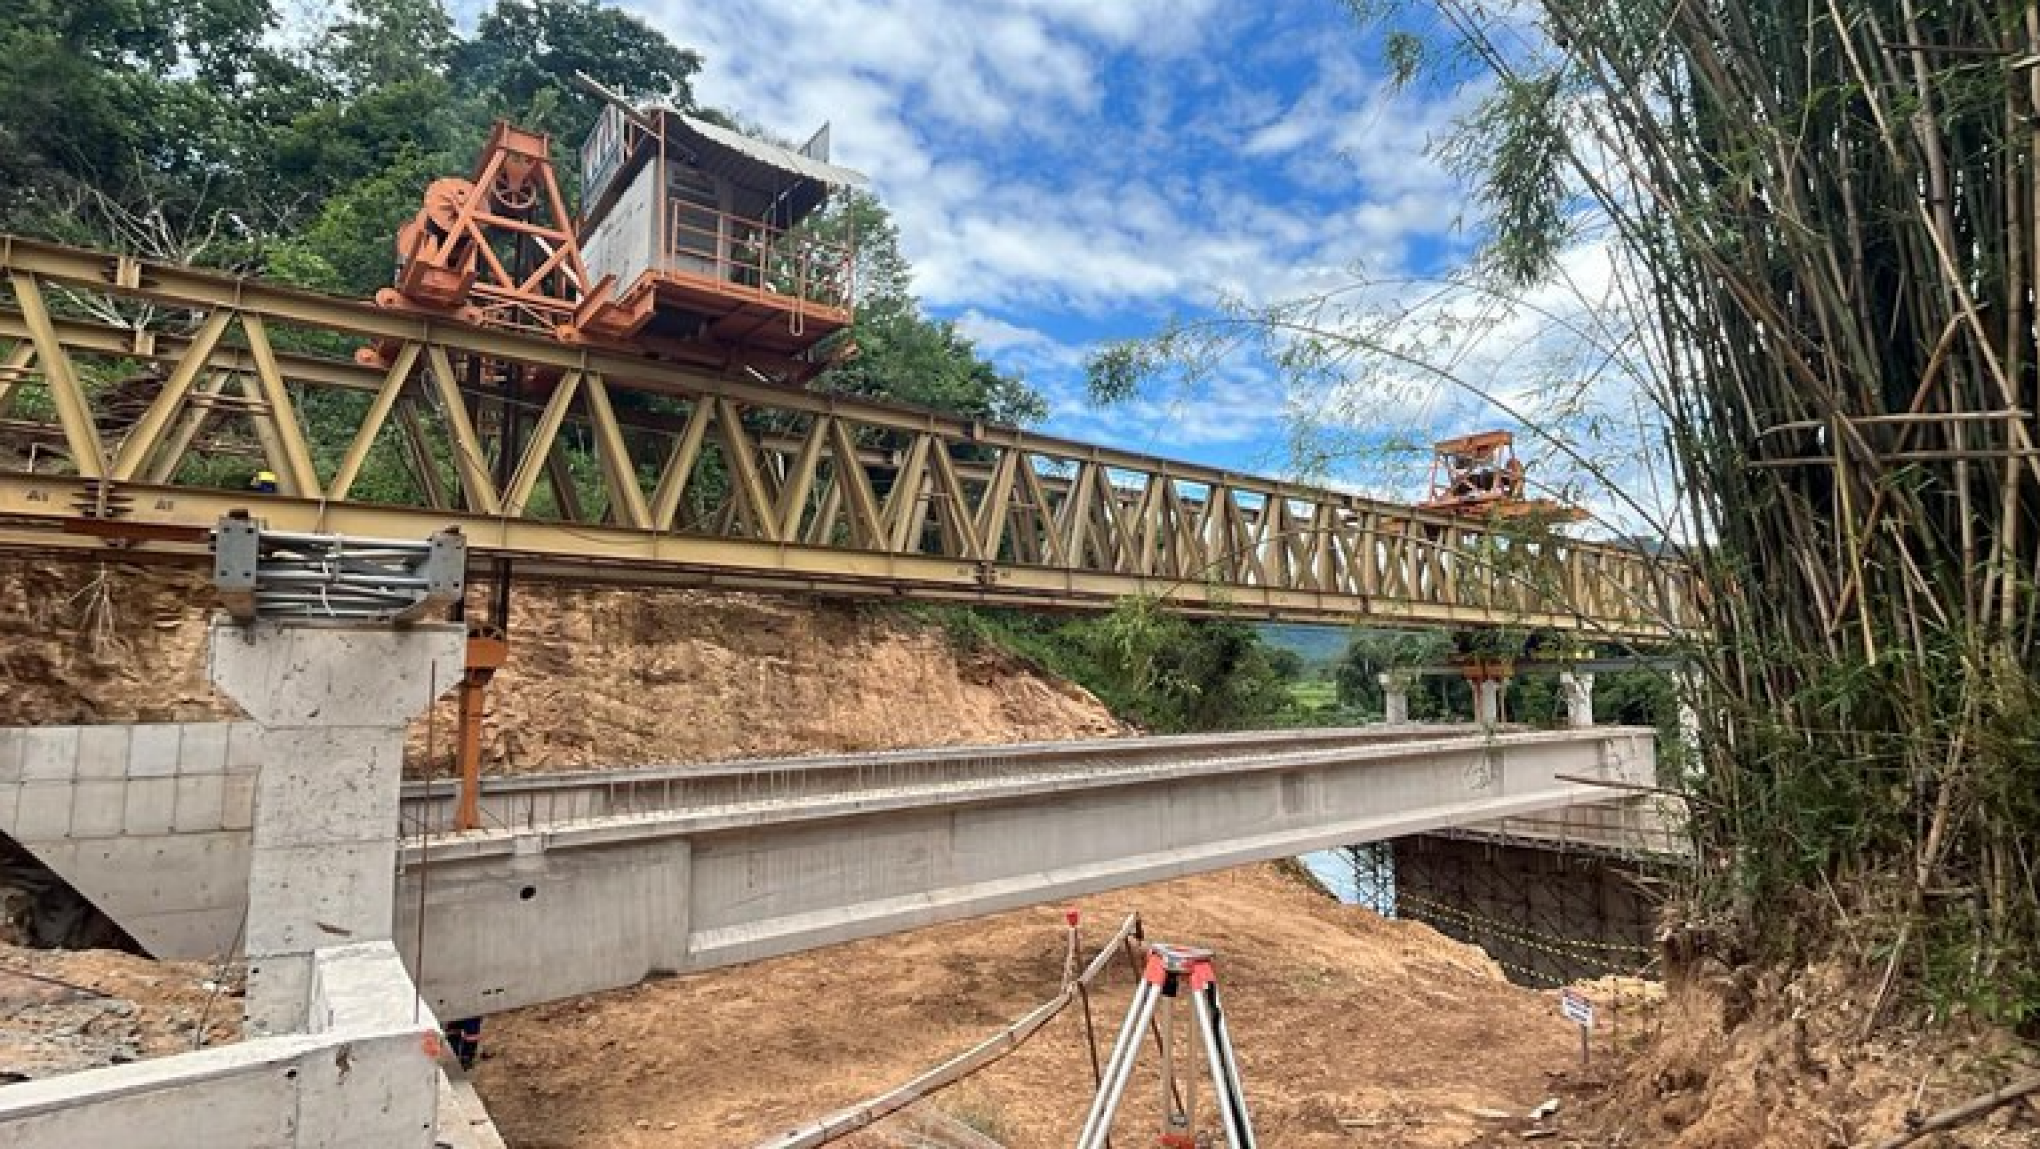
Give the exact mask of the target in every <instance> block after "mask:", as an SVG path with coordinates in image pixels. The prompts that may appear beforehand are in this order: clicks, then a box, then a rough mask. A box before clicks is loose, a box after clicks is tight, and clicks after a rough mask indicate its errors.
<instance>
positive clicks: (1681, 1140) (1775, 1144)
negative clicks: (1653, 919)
mask: <svg viewBox="0 0 2040 1149" xmlns="http://www.w3.org/2000/svg"><path fill="white" fill-rule="evenodd" d="M1873 966H1874V963H1863V964H1862V965H1855V964H1852V963H1843V962H1840V961H1828V962H1823V963H1821V964H1819V965H1816V966H1813V967H1812V968H1809V969H1805V970H1800V971H1797V972H1796V973H1795V972H1793V971H1787V970H1782V969H1773V970H1771V971H1769V972H1768V973H1762V974H1759V973H1756V972H1755V971H1754V969H1753V968H1750V967H1744V968H1739V969H1731V968H1729V967H1728V966H1726V965H1724V964H1723V963H1722V962H1720V961H1718V960H1716V959H1715V958H1713V957H1711V956H1707V955H1705V954H1701V955H1698V956H1696V957H1692V958H1687V959H1682V960H1679V961H1677V963H1676V964H1675V968H1674V970H1673V972H1672V975H1671V979H1670V982H1671V985H1670V991H1669V993H1668V994H1667V995H1666V1005H1665V1011H1664V1015H1663V1019H1662V1022H1661V1024H1660V1026H1659V1027H1658V1036H1657V1039H1656V1040H1654V1041H1652V1042H1649V1043H1647V1044H1645V1045H1643V1046H1642V1047H1641V1048H1640V1049H1639V1051H1638V1053H1637V1056H1636V1057H1635V1058H1634V1059H1633V1060H1632V1061H1630V1062H1629V1063H1628V1064H1627V1065H1625V1066H1624V1068H1623V1072H1621V1073H1620V1074H1619V1075H1617V1076H1616V1077H1615V1078H1614V1079H1613V1081H1612V1082H1611V1083H1610V1084H1609V1086H1608V1087H1607V1088H1606V1090H1605V1091H1596V1092H1595V1093H1593V1094H1589V1095H1587V1096H1585V1097H1583V1098H1582V1100H1583V1101H1584V1102H1585V1106H1584V1108H1583V1112H1582V1114H1581V1124H1582V1126H1583V1127H1586V1128H1591V1129H1594V1130H1596V1131H1597V1135H1598V1137H1599V1138H1600V1140H1599V1143H1600V1144H1606V1145H1625V1146H1654V1147H1662V1149H1747V1147H1750V1146H1765V1147H1767V1149H1831V1147H1835V1146H1867V1145H1872V1144H1876V1143H1878V1142H1881V1141H1882V1140H1883V1139H1885V1138H1887V1137H1892V1136H1895V1135H1897V1134H1899V1133H1901V1132H1904V1131H1905V1130H1906V1129H1907V1128H1908V1124H1909V1121H1911V1120H1918V1119H1920V1118H1924V1117H1928V1116H1931V1115H1933V1114H1935V1113H1938V1112H1940V1111H1942V1110H1945V1109H1948V1108H1951V1107H1953V1106H1955V1105H1957V1104H1960V1103H1962V1102H1964V1101H1967V1100H1969V1099H1970V1098H1972V1097H1974V1096H1976V1095H1978V1094H1981V1093H1983V1092H1986V1091H1988V1090H1991V1089H1994V1088H1997V1087H1998V1086H2001V1085H2003V1084H2004V1083H2005V1082H2007V1081H2010V1080H2013V1079H2015V1078H2022V1077H2026V1076H2029V1075H2031V1074H2032V1073H2033V1072H2034V1071H2035V1069H2036V1068H2040V1065H2036V1062H2040V1055H2036V1053H2035V1051H2034V1050H2033V1049H2031V1048H2030V1047H2027V1048H2022V1047H2020V1046H2019V1045H2018V1043H2016V1042H2015V1041H2013V1040H2012V1039H2010V1037H2009V1036H2008V1035H2007V1034H2005V1033H2004V1032H2002V1031H1992V1030H1987V1029H1983V1028H1978V1027H1970V1026H1966V1025H1963V1024H1960V1023H1957V1024H1953V1025H1937V1026H1932V1027H1928V1026H1926V1025H1923V1024H1922V1025H1908V1024H1907V1023H1906V1022H1905V1021H1904V1020H1899V1021H1896V1022H1894V1023H1893V1024H1890V1025H1887V1026H1884V1027H1882V1028H1880V1029H1879V1030H1877V1031H1876V1032H1874V1033H1872V1034H1870V1035H1869V1036H1867V1037H1866V1036H1865V1035H1864V1033H1863V1029H1862V1023H1863V1018H1864V1016H1865V1014H1866V1013H1867V1012H1868V1011H1869V1008H1870V1003H1871V1001H1872V1000H1873V999H1874V997H1875V995H1876V987H1877V982H1878V970H1877V969H1875V968H1873ZM1895 1012H1899V1013H1902V1012H1903V1010H1902V1009H1901V1010H1899V1011H1895ZM1589 1143H1590V1144H1592V1143H1594V1142H1591V1141H1590V1142H1589ZM1918 1144H1919V1145H1921V1146H1923V1147H1926V1149H1936V1147H1938V1149H1954V1147H1957V1146H1960V1147H1963V1149H2015V1147H2016V1149H2035V1147H2040V1098H2032V1099H2028V1100H2026V1101H2021V1102H2017V1103H2014V1104H2011V1105H2007V1106H2004V1107H2002V1108H2000V1109H1998V1110H1997V1111H1995V1112H1993V1113H1991V1114H1989V1115H1988V1116H1986V1117H1983V1118H1981V1119H1979V1120H1976V1121H1974V1122H1970V1123H1967V1124H1964V1125H1962V1126H1961V1127H1959V1128H1957V1129H1955V1130H1953V1131H1951V1132H1948V1133H1944V1134H1934V1135H1930V1136H1928V1137H1926V1138H1925V1139H1923V1140H1921V1141H1920V1142H1918Z"/></svg>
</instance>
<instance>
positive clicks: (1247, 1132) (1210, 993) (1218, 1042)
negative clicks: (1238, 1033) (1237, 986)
mask: <svg viewBox="0 0 2040 1149" xmlns="http://www.w3.org/2000/svg"><path fill="white" fill-rule="evenodd" d="M1191 1000H1192V1001H1193V1002H1194V1003H1195V1005H1196V1009H1197V1028H1198V1029H1199V1030H1200V1031H1202V1033H1203V1036H1204V1053H1205V1056H1206V1058H1207V1059H1209V1061H1210V1063H1211V1087H1212V1090H1213V1091H1214V1092H1215V1093H1217V1095H1218V1112H1219V1116H1220V1118H1221V1119H1223V1120H1224V1122H1225V1143H1226V1146H1227V1149H1254V1126H1253V1121H1252V1119H1251V1118H1250V1117H1249V1116H1248V1114H1247V1095H1246V1092H1245V1091H1244V1090H1242V1089H1241V1088H1240V1076H1239V1071H1238V1070H1237V1069H1235V1068H1234V1066H1233V1057H1232V1035H1231V1034H1229V1033H1227V1032H1226V1028H1225V1015H1224V1014H1223V1013H1221V1012H1219V1008H1218V987H1217V985H1216V983H1212V984H1207V985H1206V986H1204V987H1203V988H1201V989H1199V990H1197V991H1196V992H1195V993H1193V994H1192V995H1191Z"/></svg>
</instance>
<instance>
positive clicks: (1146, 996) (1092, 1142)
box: [1077, 981, 1161, 1149]
mask: <svg viewBox="0 0 2040 1149" xmlns="http://www.w3.org/2000/svg"><path fill="white" fill-rule="evenodd" d="M1160 996H1161V987H1160V986H1157V985H1155V984H1154V983H1152V982H1149V981H1142V982H1141V983H1140V986H1139V987H1138V988H1137V989H1135V990H1134V994H1133V1002H1132V1004H1131V1005H1129V1006H1127V1008H1126V1025H1125V1026H1124V1027H1123V1028H1121V1029H1120V1031H1119V1041H1118V1043H1117V1044H1115V1045H1114V1046H1113V1047H1112V1057H1111V1059H1110V1060H1109V1061H1107V1062H1106V1064H1105V1082H1104V1084H1103V1085H1101V1086H1100V1087H1099V1089H1098V1096H1097V1097H1096V1098H1095V1099H1094V1100H1093V1101H1092V1102H1091V1115H1090V1116H1089V1117H1087V1118H1085V1120H1084V1131H1083V1132H1082V1133H1081V1134H1079V1135H1078V1136H1077V1149H1099V1147H1100V1146H1102V1145H1104V1143H1105V1138H1106V1137H1107V1136H1108V1135H1110V1134H1111V1132H1112V1118H1113V1115H1114V1114H1115V1113H1117V1112H1118V1110H1119V1099H1120V1097H1121V1096H1123V1095H1124V1094H1125V1093H1126V1083H1127V1080H1128V1079H1129V1078H1131V1077H1132V1076H1133V1064H1134V1062H1135V1061H1136V1060H1138V1059H1139V1057H1140V1046H1141V1040H1142V1039H1143V1038H1144V1037H1146V1036H1147V1026H1148V1019H1149V1018H1151V1017H1153V1016H1154V1012H1155V1002H1156V1000H1157V999H1158V998H1160Z"/></svg>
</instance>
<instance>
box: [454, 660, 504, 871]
mask: <svg viewBox="0 0 2040 1149" xmlns="http://www.w3.org/2000/svg"><path fill="white" fill-rule="evenodd" d="M509 654H510V644H509V642H508V641H506V640H505V639H504V637H503V632H502V631H500V630H497V629H496V628H494V627H480V628H476V629H473V630H470V631H469V632H468V641H467V673H466V674H465V675H464V676H463V677H462V678H461V680H460V806H459V808H458V809H457V810H456V811H455V814H454V828H455V829H459V830H479V829H481V828H482V710H483V703H484V702H485V701H487V699H488V693H489V680H490V679H492V678H494V677H495V676H496V671H498V670H500V669H502V666H503V663H504V661H505V660H506V659H507V658H508V657H509Z"/></svg>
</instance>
